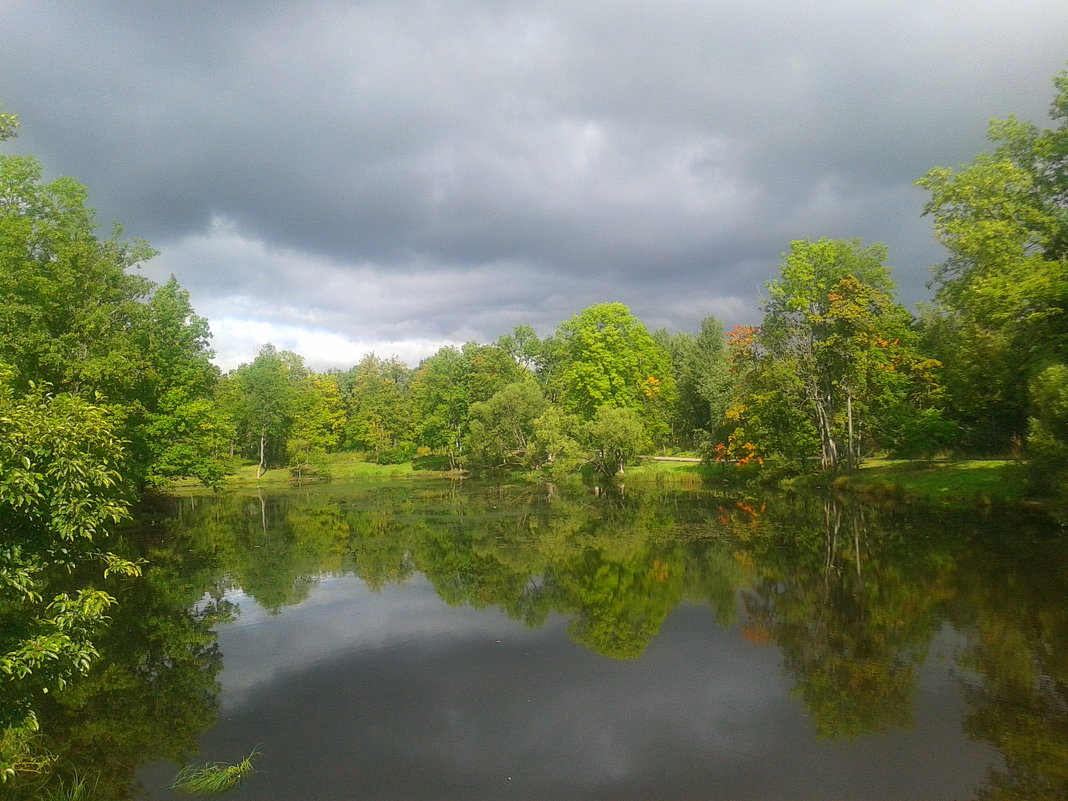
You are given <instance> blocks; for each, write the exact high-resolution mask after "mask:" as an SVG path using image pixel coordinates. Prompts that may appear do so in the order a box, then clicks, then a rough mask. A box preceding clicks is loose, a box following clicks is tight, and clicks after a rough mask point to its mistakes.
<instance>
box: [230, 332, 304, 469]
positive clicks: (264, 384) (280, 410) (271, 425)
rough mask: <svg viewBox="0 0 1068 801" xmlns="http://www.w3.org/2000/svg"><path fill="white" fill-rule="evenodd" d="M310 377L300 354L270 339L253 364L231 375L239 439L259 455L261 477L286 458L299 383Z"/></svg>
mask: <svg viewBox="0 0 1068 801" xmlns="http://www.w3.org/2000/svg"><path fill="white" fill-rule="evenodd" d="M306 378H307V370H306V369H305V367H304V363H303V361H302V360H301V358H300V357H299V356H297V355H296V354H295V353H291V352H289V351H279V350H278V349H277V348H275V346H274V345H271V344H270V343H268V344H266V345H264V346H263V347H261V348H260V351H259V353H258V354H257V356H256V358H255V359H254V360H253V361H252V362H251V363H250V364H243V365H241V366H240V367H238V368H237V369H236V370H235V371H234V372H233V374H232V375H231V376H230V382H231V384H232V387H233V391H232V393H231V395H230V398H231V401H232V403H233V404H234V406H233V408H232V410H231V412H232V414H233V416H234V419H235V421H236V424H237V432H238V438H239V442H241V443H242V446H243V448H244V449H245V451H246V452H247V453H249V454H250V455H252V456H253V457H254V458H256V459H258V464H259V467H258V470H257V477H259V476H262V475H263V474H264V472H266V470H267V468H268V467H269V466H270V465H271V464H278V463H281V462H284V460H285V458H286V451H285V447H286V442H287V440H288V438H289V434H290V431H291V429H292V426H293V422H294V418H295V411H296V402H297V398H298V387H299V385H300V384H301V382H303V381H304V380H305V379H306Z"/></svg>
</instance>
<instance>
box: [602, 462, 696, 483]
mask: <svg viewBox="0 0 1068 801" xmlns="http://www.w3.org/2000/svg"><path fill="white" fill-rule="evenodd" d="M708 476H709V471H708V467H706V466H705V465H702V464H701V463H699V462H656V461H653V460H652V459H643V460H642V461H640V462H635V463H634V464H632V465H628V466H627V469H626V471H625V472H624V474H623V480H624V481H625V482H627V483H646V482H649V483H658V484H676V485H680V486H695V485H697V484H701V483H702V482H704V481H706V480H707V479H708Z"/></svg>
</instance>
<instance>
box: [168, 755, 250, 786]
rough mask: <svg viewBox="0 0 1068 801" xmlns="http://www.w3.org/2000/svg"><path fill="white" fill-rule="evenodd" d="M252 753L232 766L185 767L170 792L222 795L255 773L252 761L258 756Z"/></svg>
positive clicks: (210, 764) (222, 764)
mask: <svg viewBox="0 0 1068 801" xmlns="http://www.w3.org/2000/svg"><path fill="white" fill-rule="evenodd" d="M259 753H260V752H259V751H253V752H252V753H251V754H249V755H248V756H247V757H245V758H244V759H242V760H241V761H240V762H237V763H235V764H233V765H229V764H227V763H226V762H208V763H205V764H203V765H187V766H186V767H184V768H182V769H181V770H180V771H179V772H178V775H177V776H175V778H174V782H173V783H172V784H171V789H172V790H180V791H181V792H183V793H189V794H190V795H212V794H214V793H222V792H225V791H226V790H229V789H230V788H232V787H234V786H235V785H236V784H237V783H238V782H239V781H241V780H242V779H243V778H245V776H247V775H248V774H250V773H254V772H255V770H256V769H255V768H254V767H252V760H253V759H254V758H255V757H256V756H258V755H259Z"/></svg>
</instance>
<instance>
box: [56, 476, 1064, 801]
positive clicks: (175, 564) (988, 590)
mask: <svg viewBox="0 0 1068 801" xmlns="http://www.w3.org/2000/svg"><path fill="white" fill-rule="evenodd" d="M162 519H163V523H162V524H161V526H162V528H161V529H156V530H154V531H153V532H150V533H146V534H145V535H144V536H143V537H141V539H140V553H141V555H144V556H146V557H147V558H148V559H149V562H150V564H149V567H148V569H147V570H146V571H145V576H144V577H143V579H141V580H140V581H131V582H128V583H126V584H125V585H124V586H123V587H121V588H119V589H118V590H117V591H116V594H117V595H118V596H119V598H120V601H121V606H120V607H119V608H118V611H117V612H116V614H115V615H114V618H115V620H114V623H113V625H112V627H111V629H110V631H109V633H108V634H107V636H106V637H105V639H104V640H103V642H102V643H101V650H102V652H103V653H104V654H105V658H104V659H103V660H102V661H101V663H100V664H99V665H97V666H96V668H95V669H94V671H93V672H92V673H91V674H90V676H89V677H87V678H86V679H85V680H84V681H80V682H77V683H76V684H74V685H72V686H71V687H70V688H69V690H68V691H66V692H64V693H60V694H56V695H55V696H54V697H53V699H52V701H51V702H50V705H49V707H48V708H47V710H46V712H45V716H46V717H47V726H48V729H49V730H50V731H52V732H55V733H56V743H57V749H56V750H57V751H58V753H59V755H60V756H61V758H62V760H63V761H64V765H65V767H64V770H67V771H78V772H79V774H80V775H87V774H91V775H99V777H100V782H101V787H102V788H106V791H107V795H106V797H109V798H128V797H130V793H131V792H132V789H131V788H132V781H133V776H134V772H135V771H136V769H137V767H138V765H139V764H141V763H142V762H144V761H145V760H150V759H156V758H161V757H166V758H169V759H174V760H176V761H179V760H181V759H182V758H183V757H186V756H188V755H190V754H192V753H193V751H194V749H195V739H196V736H197V735H198V733H200V732H201V731H203V730H205V729H206V728H208V727H210V726H211V725H212V724H213V721H214V719H215V716H216V694H217V692H218V683H217V676H218V672H219V670H220V666H221V654H220V653H219V652H218V648H217V645H216V640H215V635H214V633H213V627H215V626H217V625H218V624H220V623H223V622H226V621H227V620H228V619H230V617H231V616H232V614H233V609H232V607H231V606H230V605H229V604H228V602H227V601H226V600H225V593H226V591H227V590H228V589H232V588H238V587H240V588H241V589H242V590H243V591H244V593H246V594H247V595H249V596H251V597H253V598H254V599H255V600H256V601H257V602H258V603H259V604H260V605H261V606H263V607H264V608H265V609H267V610H268V611H278V610H280V609H281V608H283V607H285V606H287V605H290V604H295V603H299V602H300V601H302V600H303V599H304V598H306V597H307V595H308V592H309V591H310V589H311V588H312V587H313V586H314V585H315V583H316V582H317V581H318V580H319V578H320V577H322V576H326V575H346V574H349V573H352V574H355V575H356V576H357V577H359V578H360V579H361V580H362V581H363V582H365V583H366V585H367V586H368V587H369V588H371V589H373V590H377V589H380V588H382V587H384V586H386V585H389V584H399V583H404V582H406V581H407V580H409V579H410V578H411V577H412V576H413V575H415V574H416V573H421V574H423V575H425V576H426V577H427V579H428V580H429V581H430V582H431V584H432V585H433V586H434V588H435V590H436V591H437V593H438V594H439V595H440V597H441V598H442V599H443V600H444V601H445V602H446V603H448V604H451V605H464V604H467V605H472V606H474V607H477V608H485V607H489V606H493V607H498V608H500V609H502V610H504V611H505V612H506V613H507V614H508V615H509V616H510V617H511V618H513V619H515V620H517V621H522V622H523V623H524V624H525V625H527V626H532V627H533V626H539V625H541V624H543V623H544V622H545V621H546V619H547V618H548V616H549V615H550V614H553V613H556V614H560V615H563V616H565V617H566V618H567V619H568V620H569V624H568V628H567V630H568V633H569V634H570V636H571V637H572V638H573V639H574V640H575V641H576V642H578V643H581V644H582V645H584V646H586V647H588V648H590V649H592V650H594V651H596V652H597V653H600V654H603V655H605V656H609V657H613V658H616V659H634V658H637V657H639V656H640V655H641V654H642V653H643V652H644V651H645V650H646V648H647V647H648V646H649V644H650V642H652V641H653V640H654V638H655V637H656V635H657V633H658V632H659V630H660V628H661V626H662V625H663V623H664V621H665V619H666V618H667V617H668V616H669V614H670V613H671V612H672V610H673V609H675V608H676V607H677V606H678V605H679V604H680V603H682V602H691V603H699V604H705V605H708V606H710V607H711V608H712V609H713V610H714V612H715V615H716V619H717V620H718V622H719V624H720V625H722V626H725V627H735V626H736V627H737V630H738V632H739V635H740V636H742V637H744V638H745V639H746V640H748V641H749V642H751V643H756V644H762V645H775V646H777V647H778V648H779V650H780V651H781V659H782V665H783V669H784V671H785V673H786V675H787V676H788V677H789V678H790V680H791V682H792V684H793V685H794V689H795V692H796V693H797V695H798V696H799V697H800V698H801V699H802V700H803V702H804V704H805V706H806V708H807V710H808V712H809V716H810V718H811V720H812V723H813V726H814V728H815V731H816V733H817V734H818V735H819V736H821V737H824V738H839V739H841V738H856V737H860V736H863V735H869V734H873V733H876V732H880V731H884V730H887V729H892V728H894V727H902V726H908V725H909V724H910V722H911V720H912V714H913V705H914V702H915V695H916V691H917V683H918V671H919V669H920V667H921V666H922V665H923V664H924V662H925V660H926V659H927V656H928V650H929V647H930V643H931V642H932V639H933V637H934V636H935V634H936V633H937V632H939V631H940V630H941V629H943V627H945V626H947V625H950V626H953V627H954V628H955V629H956V630H957V631H958V633H959V634H960V636H961V637H962V638H963V639H962V642H964V643H965V644H964V645H963V646H961V647H960V648H959V652H958V653H956V654H955V658H956V660H957V665H958V669H957V673H958V675H959V677H960V678H959V680H960V682H961V685H962V686H963V688H964V697H965V699H966V702H967V705H968V706H967V712H966V721H965V727H966V731H967V733H968V734H969V735H970V736H971V737H973V738H976V739H980V740H985V741H987V742H990V743H991V744H993V745H994V746H996V747H997V748H999V749H1000V750H1001V752H1002V754H1003V755H1004V758H1005V767H1004V769H1003V770H999V771H995V772H992V773H991V775H990V777H989V781H988V783H987V786H986V787H985V788H984V789H983V790H982V793H983V797H986V798H991V799H999V800H1000V799H1024V798H1062V797H1066V795H1065V793H1066V787H1068V770H1066V769H1065V767H1064V766H1065V764H1068V761H1066V760H1065V759H1064V758H1063V757H1064V755H1065V753H1068V694H1066V691H1065V687H1066V686H1068V685H1066V679H1068V675H1066V671H1068V650H1066V643H1068V637H1066V635H1068V620H1066V616H1068V610H1066V609H1065V607H1064V604H1063V599H1064V598H1065V597H1068V587H1066V586H1065V584H1066V582H1068V565H1066V562H1065V548H1064V546H1063V545H1062V544H1061V542H1060V541H1059V540H1051V539H1050V538H1049V535H1048V534H1047V533H1046V532H1047V530H1048V529H1046V528H1043V525H1044V524H1042V523H1036V524H1034V525H1033V526H1031V527H1030V528H1028V526H1029V523H1028V521H1027V520H1026V519H1020V518H1019V517H1018V516H1017V517H1016V518H1013V519H1006V520H1001V521H999V523H998V525H1000V526H1001V530H1000V531H998V532H997V535H998V536H996V537H992V536H989V535H988V534H986V533H984V532H989V531H990V529H991V525H990V522H991V521H985V522H984V521H982V520H974V521H961V520H960V515H957V516H956V517H955V518H954V517H951V516H949V515H948V513H935V512H933V511H931V510H915V509H908V508H889V509H875V508H870V507H864V506H860V505H857V504H847V503H841V502H839V501H836V500H833V499H825V498H820V497H803V498H794V499H787V498H783V497H775V498H768V499H755V498H742V499H739V498H736V497H731V498H728V497H723V496H716V495H712V494H710V493H707V492H700V491H698V492H690V491H677V492H676V491H667V490H652V491H648V492H641V491H635V490H634V489H633V488H630V491H629V492H628V494H627V495H626V497H614V498H613V497H600V498H598V497H593V496H592V495H591V494H589V493H584V492H571V491H565V490H562V489H556V488H546V487H539V486H522V487H496V486H493V487H487V486H480V485H477V484H464V485H460V484H457V485H449V484H433V485H422V484H410V485H409V484H401V483H397V484H392V485H387V486H376V487H359V488H354V487H344V488H342V487H327V488H319V489H315V490H308V489H305V490H302V491H300V492H293V493H285V494H280V495H276V496H270V497H257V496H252V497H246V496H239V495H231V496H223V497H220V498H217V499H204V498H185V499H181V500H174V501H172V502H171V508H169V509H168V510H166V514H165V515H163V517H162ZM1036 553H1038V554H1040V556H1037V557H1036ZM739 612H740V613H741V620H739V619H738V617H739Z"/></svg>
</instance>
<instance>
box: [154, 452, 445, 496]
mask: <svg viewBox="0 0 1068 801" xmlns="http://www.w3.org/2000/svg"><path fill="white" fill-rule="evenodd" d="M325 466H326V468H327V469H328V470H329V471H330V480H331V481H361V480H362V481H376V480H387V479H393V478H442V477H456V476H457V475H459V473H456V472H450V471H449V469H448V461H447V460H446V459H445V458H444V457H434V456H428V457H426V458H421V459H416V460H415V461H414V462H405V463H404V464H375V463H374V462H367V461H364V460H363V459H362V457H361V455H360V454H357V453H331V454H327V457H326V462H325ZM256 473H257V466H256V465H254V464H243V465H241V466H240V467H238V469H237V471H236V472H234V473H233V475H230V476H227V477H226V479H225V481H224V483H223V487H222V488H223V489H224V490H226V489H239V488H247V487H291V486H293V485H295V484H298V483H309V482H313V481H318V479H317V478H315V477H314V476H307V475H305V476H303V477H302V478H298V477H297V476H295V475H294V474H293V472H292V471H291V470H290V469H289V468H288V467H275V468H272V469H270V470H268V471H267V472H266V473H264V474H263V475H262V476H260V477H259V478H257V477H256ZM167 489H168V490H169V491H178V492H181V491H199V492H203V491H204V487H203V486H202V485H201V484H199V483H198V482H196V481H192V480H189V481H176V482H174V483H173V484H171V485H170V486H169V487H168V488H167Z"/></svg>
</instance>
